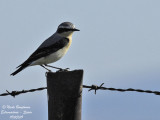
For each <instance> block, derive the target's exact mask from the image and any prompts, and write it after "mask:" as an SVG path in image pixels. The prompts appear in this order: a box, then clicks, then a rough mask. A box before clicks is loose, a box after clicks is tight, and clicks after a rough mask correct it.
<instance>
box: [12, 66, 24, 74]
mask: <svg viewBox="0 0 160 120" xmlns="http://www.w3.org/2000/svg"><path fill="white" fill-rule="evenodd" d="M26 67H27V66H19V68H18V70H16V71H15V72H13V73H12V74H11V75H12V76H14V75H16V74H17V73H19V72H20V71H22V70H23V69H24V68H26Z"/></svg>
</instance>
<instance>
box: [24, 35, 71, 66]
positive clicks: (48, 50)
mask: <svg viewBox="0 0 160 120" xmlns="http://www.w3.org/2000/svg"><path fill="white" fill-rule="evenodd" d="M68 43H69V39H68V38H62V39H60V40H59V41H57V42H55V43H54V44H52V45H50V46H47V47H42V48H38V49H37V50H36V51H35V52H34V53H33V54H32V55H31V56H30V57H29V58H28V59H27V60H26V61H25V62H24V63H23V64H30V63H31V62H33V61H35V60H37V59H39V58H41V57H46V56H48V55H50V54H52V53H54V52H56V51H58V50H59V49H62V48H63V47H64V46H66V45H67V44H68ZM23 64H22V65H23ZM22 65H21V66H22Z"/></svg>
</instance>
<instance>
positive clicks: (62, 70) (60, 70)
mask: <svg viewBox="0 0 160 120" xmlns="http://www.w3.org/2000/svg"><path fill="white" fill-rule="evenodd" d="M67 71H69V68H65V69H62V68H61V69H59V70H58V71H56V72H67Z"/></svg>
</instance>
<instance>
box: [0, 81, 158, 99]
mask: <svg viewBox="0 0 160 120" xmlns="http://www.w3.org/2000/svg"><path fill="white" fill-rule="evenodd" d="M103 85H104V83H102V84H101V85H100V86H97V85H91V86H88V85H83V88H90V89H89V90H88V91H91V90H94V91H95V94H96V91H97V90H110V91H119V92H126V91H130V92H133V91H134V92H141V93H152V94H155V95H160V91H151V90H142V89H133V88H128V89H121V88H118V89H117V88H107V87H103ZM44 89H47V87H41V88H37V89H30V90H22V91H12V92H9V91H8V90H6V92H7V93H3V94H0V96H7V95H11V96H13V97H15V96H17V95H19V94H24V93H28V92H35V91H41V90H44Z"/></svg>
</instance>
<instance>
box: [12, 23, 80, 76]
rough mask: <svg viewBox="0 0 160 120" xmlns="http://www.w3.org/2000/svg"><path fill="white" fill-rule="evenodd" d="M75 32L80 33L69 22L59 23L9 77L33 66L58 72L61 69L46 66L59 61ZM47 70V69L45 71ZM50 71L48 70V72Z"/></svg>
mask: <svg viewBox="0 0 160 120" xmlns="http://www.w3.org/2000/svg"><path fill="white" fill-rule="evenodd" d="M75 31H80V30H79V29H77V28H76V27H75V25H74V24H73V23H71V22H63V23H61V24H60V25H59V26H58V28H57V31H56V32H55V33H54V34H53V35H51V36H50V37H49V38H48V39H46V40H45V41H44V42H43V43H42V44H41V45H40V46H39V47H38V48H37V49H36V50H35V52H33V53H32V54H31V55H30V56H29V58H28V59H27V60H26V61H24V62H23V63H22V64H20V65H19V66H18V67H16V68H17V70H16V71H15V72H13V73H11V74H10V75H12V76H14V75H16V74H17V73H19V72H21V71H22V70H24V69H25V68H27V67H29V66H34V65H40V66H41V67H43V68H45V69H47V68H46V67H52V68H56V69H59V70H62V68H58V67H53V66H50V65H48V64H50V63H54V62H56V61H58V60H59V59H61V58H62V57H63V56H64V55H65V54H66V52H67V51H68V49H69V47H70V46H71V43H72V34H73V32H75ZM47 70H49V69H47ZM49 71H50V70H49Z"/></svg>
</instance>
